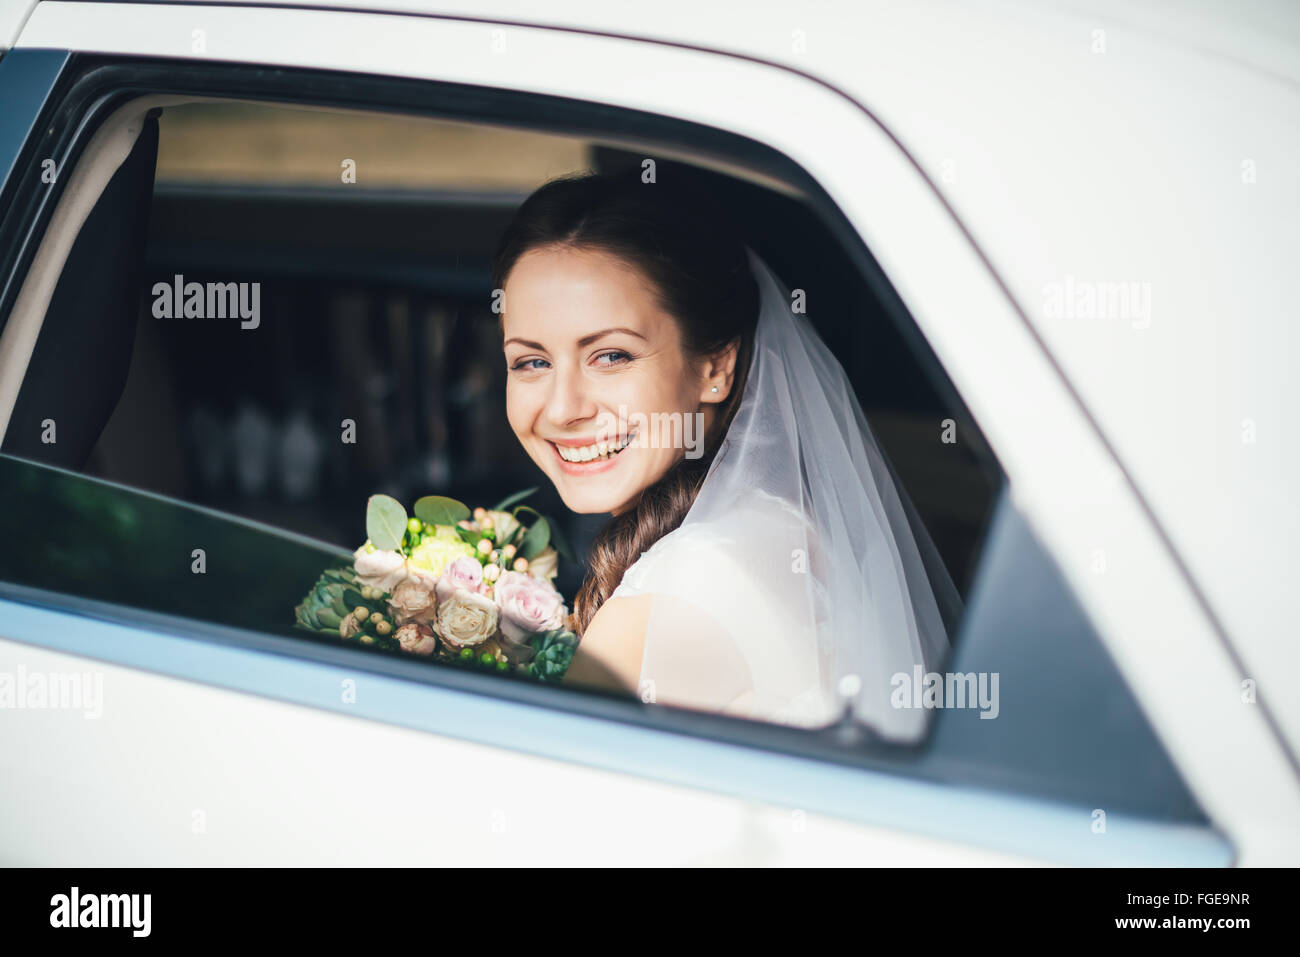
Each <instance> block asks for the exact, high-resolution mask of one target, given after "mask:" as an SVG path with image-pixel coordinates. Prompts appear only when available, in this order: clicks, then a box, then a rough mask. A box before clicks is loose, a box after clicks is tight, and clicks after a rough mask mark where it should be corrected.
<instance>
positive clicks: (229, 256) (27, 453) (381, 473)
mask: <svg viewBox="0 0 1300 957" xmlns="http://www.w3.org/2000/svg"><path fill="white" fill-rule="evenodd" d="M261 109H265V108H261ZM157 112H159V111H156V113H155V115H154V116H153V117H152V118H151V120H150V121H149V123H148V125H147V128H146V131H145V133H144V134H143V135H141V137H140V138H139V140H138V142H137V143H136V145H135V148H134V150H133V151H132V153H131V155H130V157H129V159H128V160H127V162H125V163H124V164H123V166H122V167H121V168H120V169H119V170H118V172H117V174H116V175H115V176H114V177H113V179H112V181H111V183H110V186H109V188H108V189H107V190H106V191H105V192H104V194H103V196H102V197H101V198H100V200H99V202H98V204H97V205H96V207H95V208H94V210H93V212H92V213H91V215H90V218H89V219H88V221H87V223H86V225H85V227H84V228H83V230H82V232H81V234H80V236H79V238H78V240H77V243H76V245H75V246H74V249H73V252H72V254H71V257H70V259H69V261H68V264H67V266H66V268H65V270H64V272H63V274H62V277H61V279H60V281H59V284H58V286H57V289H56V291H55V294H54V298H53V300H52V302H51V305H50V308H49V310H48V313H47V316H46V320H45V324H44V327H43V329H42V333H41V336H40V339H39V340H38V344H37V348H36V351H35V353H34V355H33V359H32V364H31V368H30V371H29V373H28V375H27V376H26V378H25V379H24V382H23V385H22V389H21V392H20V395H19V397H18V402H17V405H16V407H15V411H14V415H13V419H12V422H11V425H10V428H9V430H8V433H7V435H6V437H5V441H4V446H3V450H4V451H5V452H8V453H12V454H15V455H19V456H23V457H26V458H30V459H34V460H37V461H42V462H48V463H51V464H56V465H60V466H63V467H65V468H70V469H73V470H78V471H83V472H85V473H87V474H90V475H95V476H98V477H101V478H104V479H108V480H111V481H114V482H120V483H123V484H126V485H129V486H132V487H136V488H141V489H145V490H149V491H154V492H158V493H162V494H165V495H169V496H174V497H177V498H180V499H183V500H185V501H188V502H193V503H197V504H200V505H205V506H209V507H212V508H215V509H219V510H221V511H224V512H228V513H231V514H235V515H239V516H244V517H247V518H251V519H255V520H258V521H262V522H265V523H267V524H270V525H273V526H276V527H280V528H284V529H288V530H291V531H294V532H298V533H302V534H305V535H308V536H311V537H314V538H317V539H320V540H322V541H324V542H328V543H331V544H334V545H338V546H341V547H346V548H349V549H350V548H352V547H355V545H356V544H357V543H358V542H360V541H361V540H363V539H364V537H365V535H364V503H365V500H366V497H367V496H369V495H370V494H372V493H374V492H386V493H388V494H391V495H393V496H395V497H397V498H398V499H399V500H403V501H411V500H413V499H414V498H416V497H418V496H420V495H424V494H428V493H431V492H438V493H440V494H446V495H451V496H453V497H456V498H460V499H462V500H464V501H466V502H470V503H475V504H477V503H482V504H485V505H491V504H493V503H494V502H495V501H497V500H498V499H500V498H503V497H504V496H506V495H508V494H510V493H512V492H514V491H517V490H519V489H522V488H527V487H530V486H534V485H536V486H539V490H538V492H537V493H536V495H535V496H534V498H533V499H531V500H530V503H531V504H534V505H535V506H536V507H537V508H539V509H541V510H542V511H544V512H547V513H548V514H552V515H555V516H558V517H559V518H560V520H561V522H563V523H564V524H565V525H566V528H565V531H566V532H567V538H568V540H569V541H570V542H572V543H573V545H574V546H575V551H576V553H577V554H578V555H579V556H581V555H582V554H583V552H584V546H585V543H586V542H587V541H589V540H590V537H591V535H592V534H593V532H594V531H595V530H596V529H597V528H598V527H599V525H600V523H601V521H602V518H601V517H600V516H579V515H573V514H571V513H568V512H567V511H566V510H565V509H564V508H563V506H562V505H561V503H560V502H559V499H558V497H557V496H556V495H555V494H554V492H553V490H551V489H550V488H549V487H548V486H547V483H546V482H545V480H544V479H543V477H542V475H541V473H540V471H538V470H537V469H536V468H535V466H533V465H532V463H531V462H530V461H529V460H528V458H527V456H526V455H525V454H524V452H523V451H522V449H521V448H520V447H519V445H518V443H517V442H516V440H515V439H514V436H513V435H512V434H511V432H510V431H509V428H508V426H507V424H506V417H505V409H504V378H505V368H504V362H503V361H502V357H501V349H500V334H499V331H498V329H497V322H496V319H495V317H494V316H493V314H492V313H491V311H490V309H489V303H490V293H491V290H490V278H489V277H490V262H491V256H492V253H493V250H494V248H495V244H496V242H497V239H498V237H499V236H500V234H501V232H502V231H503V230H504V228H505V226H506V224H507V223H508V221H509V219H510V217H511V215H512V213H513V210H514V208H515V207H516V206H517V205H518V204H519V203H520V202H521V201H522V200H523V199H524V198H525V196H526V195H527V192H528V190H526V189H522V190H521V189H514V190H507V189H495V190H486V189H472V188H467V189H463V190H462V189H454V188H446V187H442V188H425V189H366V190H362V189H351V190H349V189H343V188H334V187H329V186H319V185H303V186H298V185H294V184H291V183H290V184H286V183H283V182H279V183H262V182H253V183H247V182H243V183H241V182H219V181H207V182H203V181H198V182H195V181H189V182H177V181H174V180H168V179H164V178H162V177H161V176H160V177H159V178H158V181H157V182H155V162H156V160H157V158H158V156H159V140H160V136H161V137H162V139H163V142H164V143H165V142H166V138H167V136H168V128H169V127H168V122H169V113H170V111H161V115H156V114H157ZM212 135H213V136H214V137H215V136H217V135H218V134H217V133H216V132H215V131H214V132H213V134H212ZM641 157H642V154H641V153H640V152H633V151H631V150H626V149H621V148H619V147H617V146H613V145H608V144H597V143H594V142H593V143H592V144H591V145H590V149H589V151H588V157H587V165H588V167H589V168H592V169H595V170H600V171H605V170H613V169H619V168H623V167H631V166H636V165H638V164H639V163H640V162H641ZM659 176H661V177H664V176H678V177H682V178H685V179H691V180H694V181H696V182H699V183H702V184H703V185H704V186H705V188H707V189H708V190H710V192H711V193H712V194H713V195H714V196H715V197H716V198H717V199H718V200H719V201H720V202H721V203H723V204H724V205H725V206H726V207H727V208H728V209H730V210H731V211H732V212H733V214H734V216H735V218H736V220H737V222H738V223H739V224H740V226H741V227H742V229H743V231H744V232H745V233H746V235H747V236H748V239H749V242H750V244H751V246H753V248H754V249H755V250H756V251H757V252H758V253H759V254H760V255H762V256H763V257H764V258H765V259H766V260H767V261H768V262H769V263H770V264H771V265H772V266H773V268H774V269H775V270H776V271H777V272H778V273H780V274H781V275H782V276H783V277H798V280H797V283H792V285H798V286H800V287H802V288H804V289H806V290H807V291H808V297H809V303H810V308H809V315H810V318H811V319H812V321H813V322H814V324H815V325H816V327H817V328H818V331H819V332H820V334H821V335H822V336H823V338H824V339H825V340H826V342H827V344H828V345H829V346H830V348H831V350H832V351H833V353H834V354H835V355H836V356H837V357H838V358H839V359H840V361H841V362H842V363H843V365H844V367H845V369H846V371H847V373H848V375H849V378H850V380H851V381H852V382H853V384H854V386H855V388H856V390H857V393H858V396H859V399H860V401H861V402H862V405H863V408H864V410H865V411H866V413H867V416H868V418H869V420H870V421H871V423H872V426H873V428H874V429H875V430H876V432H877V435H878V436H879V438H880V441H881V444H882V446H883V447H884V448H885V451H886V452H887V454H888V455H889V457H890V459H891V461H892V465H893V467H894V469H895V470H896V472H897V473H898V475H899V476H900V478H901V479H902V482H903V485H904V487H905V488H906V489H907V490H908V492H909V494H910V495H911V498H912V501H913V503H914V505H915V507H916V511H917V513H918V516H919V521H920V522H921V523H923V524H924V526H925V528H926V530H927V531H928V533H929V535H930V537H931V538H932V540H933V541H934V543H935V545H936V548H937V549H938V552H939V554H940V555H941V556H942V558H943V561H944V563H945V565H946V566H947V569H948V571H949V573H950V574H951V577H952V579H953V581H954V583H955V584H956V586H957V588H958V590H959V591H960V592H961V593H962V595H963V596H965V594H966V592H967V590H968V589H969V586H970V583H971V578H972V575H973V570H974V564H975V559H976V555H977V552H978V549H979V547H980V543H981V535H982V533H983V529H984V527H985V524H986V522H987V519H988V516H989V513H990V509H991V506H992V503H993V500H994V497H995V495H996V492H997V489H998V487H999V478H998V475H997V470H996V466H995V465H994V464H993V461H992V457H991V455H990V454H989V453H988V451H987V448H986V447H985V446H984V444H983V441H982V439H981V438H980V436H979V432H978V430H977V429H976V428H975V426H974V424H973V422H972V421H971V420H970V417H969V415H968V414H967V413H966V412H965V410H964V409H962V408H960V407H956V406H954V405H953V404H952V402H950V401H945V400H944V398H942V397H941V392H940V391H939V389H937V388H936V384H935V382H934V381H933V379H932V378H931V377H930V376H929V374H928V373H927V371H926V370H925V369H924V368H923V365H922V363H921V362H919V361H918V359H917V357H916V354H915V351H914V347H915V343H914V342H913V341H909V339H908V338H907V336H906V335H905V330H900V329H899V328H897V326H896V325H895V324H894V323H893V322H891V321H889V319H888V317H887V316H886V315H885V311H884V310H883V309H882V307H881V304H880V301H879V299H878V298H877V293H876V292H875V291H873V290H872V289H871V288H869V286H868V284H867V281H866V280H865V279H864V277H862V276H861V275H860V273H859V272H858V270H857V269H855V268H854V266H853V265H852V264H851V262H850V261H849V259H848V258H847V257H846V256H845V254H844V251H843V250H842V249H841V247H840V246H839V244H838V242H837V241H836V240H835V239H834V237H832V236H831V235H830V234H829V233H828V232H827V231H826V229H825V228H824V227H823V226H822V225H821V223H820V222H819V221H818V218H817V216H816V215H815V214H814V213H813V212H812V211H811V210H810V209H808V208H807V207H806V206H805V205H804V204H802V203H801V202H800V201H799V200H798V199H796V198H792V197H791V196H789V195H784V194H782V193H780V192H778V191H776V190H772V189H769V188H766V187H765V186H764V185H761V184H759V183H756V182H751V181H748V180H746V179H742V178H740V177H737V176H733V175H727V174H725V173H721V172H718V171H716V170H714V169H710V168H706V167H704V166H697V165H692V164H690V163H686V162H681V161H678V160H672V159H665V160H662V161H660V163H659ZM537 185H540V182H538V183H537ZM774 227H775V228H774ZM105 250H108V251H110V254H109V255H105ZM178 275H181V276H183V277H184V279H185V281H186V282H189V281H197V282H201V283H202V282H208V281H212V282H224V281H228V280H230V279H232V278H238V279H239V280H241V281H249V282H259V283H260V284H261V321H260V324H259V326H258V327H257V328H256V329H242V328H241V327H240V324H239V323H238V322H233V321H220V320H204V319H188V320H187V319H179V318H177V319H159V318H156V317H155V316H154V315H153V312H152V310H151V302H152V296H151V294H150V290H151V289H152V288H153V287H154V284H155V283H158V282H164V283H170V282H172V281H173V277H175V276H178ZM787 281H789V280H788V279H787ZM51 419H52V420H54V421H55V422H56V423H57V428H58V441H57V442H55V443H49V442H47V441H43V440H42V435H43V431H42V423H43V422H45V421H46V420H51ZM946 419H952V420H954V421H955V422H957V423H958V425H959V427H960V429H961V432H962V435H963V438H964V441H963V442H962V443H959V444H946V443H944V442H941V441H940V435H941V432H942V430H943V426H942V424H941V423H943V422H944V420H946ZM346 422H351V423H352V424H353V430H352V434H353V436H354V438H355V442H354V443H346V442H344V441H343V440H342V438H341V436H342V434H343V429H344V428H345V423H346ZM566 564H567V567H565V568H563V572H562V577H561V579H560V581H559V583H558V584H559V585H560V587H561V589H562V590H563V591H564V592H565V593H566V594H572V593H573V591H574V590H575V589H576V587H577V585H578V583H579V582H580V581H581V578H582V574H583V570H582V568H581V567H580V566H579V565H574V564H573V563H566Z"/></svg>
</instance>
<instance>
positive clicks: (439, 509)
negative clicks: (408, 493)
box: [415, 495, 470, 525]
mask: <svg viewBox="0 0 1300 957" xmlns="http://www.w3.org/2000/svg"><path fill="white" fill-rule="evenodd" d="M469 516H470V511H469V508H468V507H466V506H465V505H464V503H462V502H458V501H456V500H455V499H454V498H447V497H446V496H445V495H425V496H424V497H423V498H420V499H417V500H416V502H415V517H416V518H418V519H419V520H420V521H422V522H424V524H426V525H455V524H456V523H457V522H463V521H465V519H467V518H469Z"/></svg>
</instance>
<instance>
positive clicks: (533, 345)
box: [501, 336, 546, 352]
mask: <svg viewBox="0 0 1300 957" xmlns="http://www.w3.org/2000/svg"><path fill="white" fill-rule="evenodd" d="M512 342H517V343H519V344H520V345H521V346H525V347H526V348H529V349H536V350H537V351H538V352H545V351H546V347H545V346H543V345H542V344H541V343H540V342H530V341H528V340H527V339H520V338H519V337H518V336H515V337H513V338H510V339H507V340H506V341H505V342H503V343H501V348H503V349H504V348H505V347H506V346H508V345H510V343H512Z"/></svg>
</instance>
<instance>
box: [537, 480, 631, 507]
mask: <svg viewBox="0 0 1300 957" xmlns="http://www.w3.org/2000/svg"><path fill="white" fill-rule="evenodd" d="M555 486H556V489H557V491H559V493H560V499H561V500H562V501H563V502H564V507H565V508H567V509H568V510H569V511H571V512H575V513H577V514H578V515H602V514H603V515H609V514H616V513H618V512H620V511H622V510H623V509H624V508H625V507H626V506H627V503H628V501H629V500H630V498H631V496H629V495H628V494H627V492H626V491H625V490H623V489H622V488H613V487H611V486H610V485H609V484H606V483H601V482H597V481H595V480H594V477H593V478H588V479H577V480H575V479H573V478H571V477H568V476H564V477H561V478H560V480H559V481H557V482H556V483H555Z"/></svg>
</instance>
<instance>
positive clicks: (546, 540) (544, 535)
mask: <svg viewBox="0 0 1300 957" xmlns="http://www.w3.org/2000/svg"><path fill="white" fill-rule="evenodd" d="M550 543H551V524H550V522H548V521H546V519H544V518H542V517H541V516H538V518H537V521H536V522H534V523H533V526H532V527H531V528H530V529H528V534H526V535H525V536H524V540H523V541H522V542H520V543H519V554H520V555H522V556H524V558H526V559H528V560H529V561H532V560H533V559H534V558H536V557H537V556H538V555H540V554H541V553H542V551H543V550H544V549H545V548H546V546H547V545H549V544H550Z"/></svg>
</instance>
